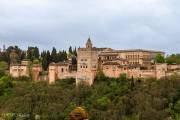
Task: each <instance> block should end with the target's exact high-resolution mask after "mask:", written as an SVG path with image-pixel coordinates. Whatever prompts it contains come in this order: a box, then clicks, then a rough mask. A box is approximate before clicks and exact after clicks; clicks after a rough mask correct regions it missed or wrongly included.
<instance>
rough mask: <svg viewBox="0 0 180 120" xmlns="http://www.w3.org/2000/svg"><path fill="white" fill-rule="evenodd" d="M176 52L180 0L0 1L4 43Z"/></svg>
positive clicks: (179, 48)
mask: <svg viewBox="0 0 180 120" xmlns="http://www.w3.org/2000/svg"><path fill="white" fill-rule="evenodd" d="M89 35H90V36H91V39H92V41H93V43H94V46H96V47H111V48H114V49H133V48H143V49H154V50H162V51H165V52H167V53H180V0H0V47H1V48H2V46H3V44H5V45H6V46H8V45H18V46H19V47H21V48H23V49H25V48H27V46H38V47H40V48H41V50H42V49H51V48H52V47H53V46H54V47H56V48H57V49H60V50H61V49H67V48H68V47H69V46H70V45H72V46H77V47H79V46H84V44H85V42H86V40H87V39H88V37H89Z"/></svg>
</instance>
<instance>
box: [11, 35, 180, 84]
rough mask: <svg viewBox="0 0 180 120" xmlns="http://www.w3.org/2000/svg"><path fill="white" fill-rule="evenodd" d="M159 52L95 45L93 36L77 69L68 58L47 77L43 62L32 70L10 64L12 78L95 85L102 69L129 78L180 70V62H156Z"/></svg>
mask: <svg viewBox="0 0 180 120" xmlns="http://www.w3.org/2000/svg"><path fill="white" fill-rule="evenodd" d="M157 54H161V55H163V56H164V55H165V53H164V52H161V51H152V50H142V49H134V50H113V49H111V48H96V47H93V44H92V42H91V40H90V38H89V39H88V40H87V42H86V46H85V47H84V48H79V49H78V53H77V70H74V69H71V68H72V63H71V62H69V61H65V62H60V63H51V64H50V65H49V68H48V76H44V77H43V76H40V73H41V72H42V71H43V70H42V67H41V66H40V65H33V66H32V69H31V70H30V71H29V67H28V62H27V61H22V62H21V64H12V65H11V66H10V75H11V76H13V77H19V76H30V74H32V75H33V79H34V80H41V79H45V80H46V81H48V82H49V83H50V84H53V83H55V81H56V80H58V79H65V78H76V84H80V83H81V82H83V83H87V84H88V85H92V84H93V82H94V78H95V77H96V73H97V72H98V71H102V72H103V73H104V74H105V75H106V76H108V77H116V78H117V77H119V76H120V74H123V73H125V74H126V75H127V77H132V76H133V77H134V78H149V77H153V78H157V79H160V78H162V77H164V76H167V75H172V74H173V73H175V72H176V73H180V72H179V70H180V65H167V64H155V63H154V58H155V56H156V55H157Z"/></svg>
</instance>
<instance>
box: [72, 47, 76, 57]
mask: <svg viewBox="0 0 180 120" xmlns="http://www.w3.org/2000/svg"><path fill="white" fill-rule="evenodd" d="M73 54H74V55H75V56H77V50H76V47H75V48H74V51H73Z"/></svg>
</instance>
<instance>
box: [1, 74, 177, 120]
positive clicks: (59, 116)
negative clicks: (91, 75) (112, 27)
mask: <svg viewBox="0 0 180 120" xmlns="http://www.w3.org/2000/svg"><path fill="white" fill-rule="evenodd" d="M0 90H1V94H0V115H1V118H6V120H33V119H35V118H36V119H38V118H40V119H41V120H63V119H65V120H67V119H68V117H69V114H70V113H71V111H72V110H74V109H75V108H76V107H78V106H82V107H83V108H84V109H86V111H87V112H88V114H89V117H90V118H89V119H90V120H166V119H168V118H172V119H174V120H179V119H180V117H179V116H180V77H179V76H177V75H176V76H172V77H170V78H166V79H162V80H158V81H157V80H154V79H153V78H152V79H148V80H134V79H133V78H132V79H130V80H128V79H126V77H125V76H124V75H121V76H120V77H119V78H117V79H113V78H107V77H105V76H104V75H103V74H99V75H98V76H97V78H96V81H95V83H94V85H93V86H91V87H88V86H84V85H80V86H79V87H76V86H75V81H74V79H65V80H59V81H57V83H56V84H55V85H48V84H47V83H46V82H32V81H31V80H30V79H29V78H25V77H23V78H18V79H13V78H10V77H8V76H5V75H4V74H1V77H0ZM7 113H9V114H7Z"/></svg>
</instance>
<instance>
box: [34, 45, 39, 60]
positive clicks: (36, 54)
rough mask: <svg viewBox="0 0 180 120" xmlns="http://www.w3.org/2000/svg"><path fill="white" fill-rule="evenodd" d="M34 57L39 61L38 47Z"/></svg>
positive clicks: (35, 49) (35, 48)
mask: <svg viewBox="0 0 180 120" xmlns="http://www.w3.org/2000/svg"><path fill="white" fill-rule="evenodd" d="M34 57H35V58H36V59H39V48H38V47H34Z"/></svg>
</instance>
